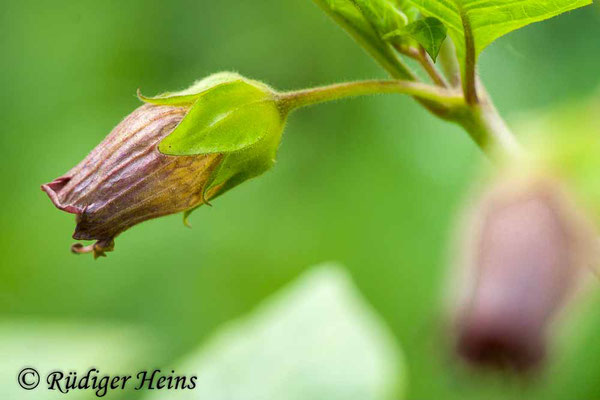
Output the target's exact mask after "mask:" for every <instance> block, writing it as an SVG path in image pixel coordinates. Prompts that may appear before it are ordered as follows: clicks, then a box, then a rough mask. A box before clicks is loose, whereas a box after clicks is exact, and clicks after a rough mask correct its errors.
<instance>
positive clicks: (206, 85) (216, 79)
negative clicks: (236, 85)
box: [137, 72, 244, 107]
mask: <svg viewBox="0 0 600 400" xmlns="http://www.w3.org/2000/svg"><path fill="white" fill-rule="evenodd" d="M243 80H244V77H242V76H241V75H239V74H237V73H235V72H218V73H216V74H212V75H210V76H207V77H206V78H204V79H200V80H198V81H196V82H194V84H193V85H191V86H190V87H188V88H187V89H184V90H180V91H178V92H165V93H162V94H159V95H158V96H153V97H147V96H144V95H142V94H141V93H140V91H139V89H138V93H137V95H138V98H139V99H140V100H142V101H143V102H144V103H150V104H156V105H169V106H180V107H185V106H190V105H192V104H193V103H194V102H195V101H196V100H197V99H198V97H199V96H200V95H201V94H202V93H204V92H206V91H208V90H210V89H212V88H214V87H216V86H218V85H221V84H225V83H231V82H236V81H243Z"/></svg>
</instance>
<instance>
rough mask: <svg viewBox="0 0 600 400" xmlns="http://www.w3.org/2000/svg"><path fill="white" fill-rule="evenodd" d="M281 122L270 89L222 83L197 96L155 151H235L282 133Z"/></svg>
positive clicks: (240, 82)
mask: <svg viewBox="0 0 600 400" xmlns="http://www.w3.org/2000/svg"><path fill="white" fill-rule="evenodd" d="M283 119H284V118H283V116H282V115H281V113H280V111H279V109H278V107H277V103H276V101H275V100H274V97H273V93H272V92H271V91H270V90H266V89H265V88H264V87H262V86H256V85H253V84H252V83H250V82H248V81H245V80H236V81H232V82H227V83H221V84H218V85H217V86H215V87H213V88H211V89H208V90H206V91H204V92H202V93H200V94H199V95H198V97H197V98H196V100H195V102H194V103H193V104H192V105H191V108H190V110H189V112H188V114H187V115H186V117H185V118H184V119H183V121H181V122H180V124H179V125H178V126H177V128H176V129H175V130H174V131H173V132H172V133H171V134H170V135H169V136H167V137H166V138H165V139H163V140H162V142H161V143H160V144H159V147H158V148H159V150H160V151H161V152H162V153H164V154H168V155H196V154H209V153H229V152H235V151H239V150H242V149H244V148H247V147H250V146H253V145H255V144H256V143H257V142H258V141H260V140H261V139H263V138H264V137H266V136H268V135H270V134H274V133H275V134H276V133H277V132H279V131H281V130H282V128H283Z"/></svg>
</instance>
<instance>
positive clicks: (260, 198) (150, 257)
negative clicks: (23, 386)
mask: <svg viewBox="0 0 600 400" xmlns="http://www.w3.org/2000/svg"><path fill="white" fill-rule="evenodd" d="M0 33H1V34H0V44H1V48H2V57H1V58H0V65H1V72H2V73H1V74H0V87H2V92H3V95H2V96H0V103H1V109H2V124H3V126H4V128H3V131H4V132H3V134H2V135H1V136H0V141H1V145H2V148H3V149H4V154H3V156H2V158H1V161H0V162H1V163H2V168H0V174H1V175H2V181H3V182H4V183H3V186H2V189H1V198H2V200H1V201H2V207H0V215H1V221H2V222H1V223H2V230H1V231H0V232H1V233H0V235H1V239H2V240H0V252H1V253H2V257H1V258H0V263H1V265H0V318H1V323H2V327H1V329H0V333H1V334H0V343H1V344H0V346H4V347H3V348H5V349H6V348H10V349H12V350H13V352H14V353H15V354H14V355H13V358H10V359H8V358H7V359H3V358H0V363H3V364H4V365H2V367H1V368H0V371H2V374H3V376H2V380H1V381H0V382H3V383H2V386H4V385H12V386H15V387H16V382H15V381H16V379H15V377H16V374H17V372H18V370H19V368H20V367H23V366H25V365H30V364H31V365H35V363H36V361H37V360H36V354H40V352H44V351H49V350H51V351H56V353H57V354H55V355H54V356H53V357H55V359H56V360H58V361H61V360H63V359H62V358H61V354H63V355H64V353H61V352H62V350H60V351H59V349H65V350H64V351H70V352H71V353H73V352H75V353H78V352H79V354H89V356H86V357H88V358H85V357H83V361H84V365H88V364H102V360H103V359H107V360H110V362H116V361H115V360H118V359H120V358H123V357H125V354H127V357H126V358H127V359H128V363H129V364H128V365H131V366H132V367H131V368H129V369H128V371H132V370H135V369H136V368H137V369H140V368H142V369H143V368H154V367H157V368H158V367H163V366H168V365H172V364H174V363H177V362H178V361H177V360H180V359H182V358H185V356H186V355H187V354H189V353H190V352H192V351H195V350H196V349H198V346H202V345H203V343H204V342H205V340H206V339H207V338H209V337H210V336H211V335H212V334H213V333H214V332H215V331H217V330H218V329H219V327H221V326H223V324H224V323H227V322H228V321H231V320H235V319H236V318H238V317H240V316H243V315H246V314H247V313H248V312H250V311H251V310H253V309H255V307H256V306H257V305H258V304H259V303H261V301H263V300H264V299H265V298H268V297H269V296H270V295H272V294H273V293H275V292H277V291H278V290H279V289H280V288H282V287H284V286H286V285H287V284H289V283H290V282H293V281H294V280H295V279H296V278H297V277H298V276H300V275H301V274H302V273H303V272H304V271H305V270H307V269H308V268H309V267H310V266H312V265H316V264H319V263H321V262H324V261H330V260H332V261H336V262H339V263H341V264H343V265H344V267H343V269H344V270H345V271H347V273H348V274H349V276H350V277H351V279H352V281H353V282H354V283H353V284H352V285H354V286H356V288H357V291H358V293H357V294H356V296H357V297H360V298H361V299H362V300H361V301H362V302H364V304H365V306H366V307H368V308H369V310H370V311H369V312H371V313H372V314H373V315H378V318H379V319H380V321H379V322H378V324H379V325H380V326H384V327H386V328H385V329H387V330H389V332H390V334H391V336H392V337H393V341H394V344H393V346H396V347H398V348H400V349H402V351H403V353H404V356H403V358H404V364H405V365H404V369H405V371H404V372H403V374H405V377H404V378H403V380H404V381H405V384H404V385H405V389H404V394H405V398H407V399H440V398H444V399H480V398H482V397H483V396H485V398H486V399H505V398H510V399H515V398H520V396H523V398H525V397H526V398H530V399H531V398H534V399H594V398H600V363H598V362H597V360H598V357H600V343H599V342H598V341H597V340H596V337H597V333H596V332H598V331H600V314H599V313H598V312H597V310H598V307H599V306H600V291H599V294H598V295H592V296H591V297H590V298H588V300H587V303H586V304H585V306H584V307H581V308H580V310H579V311H578V314H577V316H576V317H573V318H572V319H573V321H571V323H570V324H569V329H566V330H564V331H565V332H564V334H563V335H562V336H561V337H560V338H559V340H557V341H556V343H555V346H554V347H553V351H552V354H551V362H550V365H549V367H548V368H547V369H546V371H545V372H543V373H540V374H538V375H536V376H535V377H533V378H532V379H530V380H528V382H527V383H523V382H521V381H519V380H514V379H512V378H509V377H506V376H495V375H491V374H486V375H483V376H482V375H479V374H477V375H476V374H472V373H469V372H466V371H464V370H463V369H462V368H460V367H459V366H457V364H456V363H455V361H454V360H453V358H452V356H451V355H450V354H449V353H448V351H447V349H446V347H445V345H446V340H447V339H448V337H447V335H448V334H447V333H445V332H447V328H448V322H447V320H446V318H445V315H444V310H445V308H446V304H444V299H445V297H444V287H445V283H446V277H447V271H448V270H447V266H448V259H449V257H448V255H449V253H450V252H449V246H450V244H451V243H452V240H453V237H452V236H453V231H454V230H453V229H454V225H455V220H456V215H457V212H458V211H459V210H460V209H461V206H462V204H461V201H462V200H463V199H464V198H465V196H466V194H467V193H468V192H469V190H470V185H471V182H472V181H473V180H474V179H475V177H477V176H478V175H479V171H480V170H481V169H482V168H485V166H486V164H487V161H486V160H485V158H484V156H483V155H482V154H481V152H480V151H479V150H478V149H477V148H476V146H475V145H474V144H473V143H472V142H471V141H470V139H469V138H468V136H467V135H466V134H465V133H464V132H462V131H461V130H460V129H459V128H458V127H456V126H453V125H449V124H447V123H444V122H441V121H438V120H436V119H433V118H431V117H430V116H429V114H427V112H426V111H424V110H423V109H421V108H419V107H418V106H417V105H416V104H415V103H414V102H413V101H412V100H411V99H409V98H404V97H401V96H393V95H387V96H378V97H368V98H360V99H355V100H349V101H343V102H338V103H334V104H326V105H322V106H319V107H315V108H311V109H306V110H302V111H300V112H297V113H295V114H293V115H292V116H291V118H290V119H289V122H288V126H287V129H286V132H285V134H284V140H283V143H282V146H281V148H280V153H279V158H278V164H277V165H276V167H275V168H274V169H273V170H272V171H270V172H268V173H267V174H266V175H264V176H263V177H261V178H259V179H256V180H253V181H250V182H248V183H246V184H244V185H242V186H240V187H239V188H237V189H235V190H234V191H232V192H231V193H228V194H227V195H226V196H223V197H222V198H219V199H218V200H217V201H216V202H215V203H214V207H212V208H208V207H206V208H205V207H202V208H200V209H199V210H198V211H196V212H195V213H194V214H192V217H191V219H190V221H191V223H192V225H193V229H191V230H190V229H187V228H185V227H184V226H183V224H182V220H181V215H175V216H170V217H166V218H161V219H158V220H153V221H149V222H146V223H144V224H142V225H139V226H136V227H134V228H133V229H131V230H129V231H127V232H125V233H124V234H123V235H121V236H120V237H119V238H118V239H117V240H116V249H115V252H114V253H110V254H109V256H108V258H104V259H99V260H97V261H94V260H93V258H92V257H87V256H75V255H72V254H71V253H70V252H69V246H70V245H71V244H72V243H73V240H72V239H71V238H70V237H71V234H72V232H73V230H74V226H75V224H74V220H73V217H72V216H71V215H68V214H65V213H63V212H60V211H58V210H57V209H55V208H54V206H53V205H52V203H51V202H50V201H49V199H48V198H47V196H46V194H44V193H43V192H41V191H40V188H39V187H40V185H41V184H42V183H46V182H49V181H51V180H53V179H54V178H56V177H58V176H60V175H62V174H63V173H64V172H66V171H67V170H69V169H70V168H71V167H72V166H74V165H75V164H76V163H78V162H79V161H80V160H81V159H82V158H83V157H84V156H85V155H86V154H87V153H88V152H89V151H90V150H91V149H92V148H93V147H94V146H95V145H96V144H97V143H98V142H100V140H101V139H102V138H103V137H104V136H105V135H106V134H107V133H108V132H109V131H110V130H111V129H112V128H113V127H114V126H115V125H116V124H117V123H118V122H119V121H120V120H121V119H122V118H123V117H124V116H125V115H126V114H128V113H129V112H131V111H132V110H133V109H134V108H136V107H137V106H138V105H139V101H138V100H137V98H136V97H135V92H136V89H137V88H141V90H142V92H144V93H146V94H154V93H159V92H162V91H165V90H174V89H179V88H184V87H186V86H188V85H189V84H190V83H192V82H193V81H194V80H196V79H198V78H201V77H204V76H206V75H208V74H211V73H213V72H217V71H222V70H233V71H237V72H239V73H241V74H243V75H245V76H248V77H251V78H255V79H259V80H263V81H265V82H267V83H268V84H270V85H272V86H274V87H275V88H277V89H282V90H283V89H296V88H304V87H308V86H312V85H319V84H326V83H332V82H336V81H344V80H352V79H365V78H377V77H379V78H384V77H385V74H384V73H383V72H382V70H380V69H379V68H378V66H377V65H375V63H374V62H373V61H372V60H371V59H370V58H369V57H368V56H367V55H366V54H364V53H363V51H362V50H361V49H360V48H359V47H358V46H357V45H355V44H354V43H353V41H352V40H351V39H350V38H349V37H347V36H346V34H345V33H344V32H343V31H342V30H341V29H340V28H339V27H338V26H336V25H335V24H334V23H333V22H331V21H330V20H329V19H328V18H327V17H326V16H325V15H324V14H323V13H322V12H321V11H320V10H319V9H318V8H317V7H316V6H315V5H314V4H313V3H312V2H311V1H310V0H288V1H285V2H282V1H277V0H260V1H256V0H255V1H250V0H238V1H235V2H234V1H220V2H209V1H204V0H196V1H180V0H173V1H169V2H164V1H162V2H159V1H148V0H143V1H142V0H135V1H134V0H131V1H112V0H111V1H102V2H98V1H90V0H80V1H77V2H75V1H60V0H59V1H53V2H48V1H41V0H39V1H33V0H23V1H18V2H16V1H12V2H4V3H3V7H2V11H1V12H0ZM597 38H600V9H599V8H598V7H586V8H584V9H582V10H578V11H574V12H570V13H567V14H564V15H562V16H560V17H558V18H555V19H552V20H550V21H547V22H545V23H541V24H535V25H532V26H529V27H527V28H525V29H522V30H520V31H518V32H515V33H512V34H510V35H508V36H507V37H505V38H502V39H501V40H500V41H498V42H497V43H494V44H493V45H492V46H491V47H490V48H489V49H487V50H486V51H485V52H484V54H483V55H482V57H481V64H480V74H481V76H482V78H483V80H484V82H485V83H486V85H487V87H488V89H489V91H490V92H491V94H492V96H493V98H494V100H495V102H496V104H497V106H498V108H499V110H500V112H501V113H502V114H503V115H504V116H505V117H507V119H508V121H509V123H510V121H513V120H514V119H515V118H517V117H518V118H523V115H524V114H525V115H526V114H527V113H528V112H530V111H536V112H539V111H540V110H545V109H549V110H551V109H552V108H553V107H557V106H560V105H562V104H565V103H570V102H574V101H578V100H580V99H585V98H588V97H589V96H593V95H594V94H597V93H598V86H599V84H600V74H599V73H598V71H599V68H598V65H599V63H600V40H598V39H597ZM594 310H596V311H595V312H594ZM28 337H29V338H30V339H27V338H28ZM71 340H72V341H71ZM36 343H39V349H38V348H36V347H35V346H33V347H32V344H36ZM42 343H45V344H43V345H42ZM74 343H79V344H78V346H79V347H77V346H75V347H74ZM117 344H118V346H119V347H117ZM19 346H21V347H23V351H26V352H27V353H20V352H19V351H18V350H19V349H20V347H19ZM264 346H265V349H268V346H269V344H268V342H265V343H264ZM326 347H327V346H325V347H324V348H326ZM15 349H16V350H15ZM283 349H285V347H283ZM86 351H88V352H89V353H85V352H86ZM113 353H114V355H113ZM24 354H27V356H25V355H24ZM94 357H95V358H94ZM281 357H286V354H285V351H282V354H281ZM107 362H108V361H107ZM115 365H116V364H115ZM101 366H102V365H101ZM50 367H53V366H52V365H50ZM65 368H66V367H65ZM101 369H104V370H109V369H110V368H108V367H105V368H101ZM107 372H108V371H107ZM231 384H232V385H235V380H233V381H232V382H231ZM3 389H4V387H3V388H0V391H1V390H3ZM10 390H14V393H15V396H25V394H26V392H24V391H22V390H20V389H19V390H17V389H14V388H12V387H11V388H10ZM39 390H40V389H38V391H39ZM11 393H13V392H11ZM40 394H41V392H38V395H40ZM112 395H114V396H115V398H117V396H122V395H123V394H122V393H113V394H112ZM141 396H143V393H139V392H135V393H132V394H131V395H129V396H128V398H137V397H140V398H141ZM6 398H8V397H6ZM11 398H12V397H11ZM14 398H21V397H14ZM37 398H40V397H37ZM298 398H302V397H298ZM313 398H316V397H313Z"/></svg>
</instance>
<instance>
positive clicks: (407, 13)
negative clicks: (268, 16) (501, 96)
mask: <svg viewBox="0 0 600 400" xmlns="http://www.w3.org/2000/svg"><path fill="white" fill-rule="evenodd" d="M314 2H315V3H316V4H317V5H318V6H319V7H320V8H321V9H322V10H323V11H325V12H326V13H327V14H328V15H329V16H330V17H331V18H332V19H333V20H334V21H335V22H337V23H338V24H339V25H340V26H341V27H342V28H343V29H345V30H346V31H347V32H348V33H349V34H350V36H351V37H352V38H353V39H355V40H356V42H357V43H358V44H359V45H361V46H362V47H363V48H364V49H365V50H366V52H367V53H368V54H369V55H370V56H371V57H372V58H373V59H374V60H375V61H376V62H377V63H379V64H380V65H381V67H383V68H384V69H385V70H386V71H387V72H388V73H389V75H390V79H389V80H366V81H356V82H346V83H339V84H333V85H329V86H323V87H316V88H309V89H304V90H296V91H288V92H286V91H277V90H274V89H272V88H271V87H269V86H267V85H266V84H264V83H261V82H258V81H255V80H250V79H247V78H244V77H242V76H239V75H237V74H235V73H218V74H215V75H212V76H209V77H208V78H205V79H203V80H200V81H198V82H196V83H195V84H193V85H192V86H191V87H190V88H188V89H185V90H183V91H180V92H169V93H164V94H161V95H159V96H155V97H145V96H143V95H141V94H139V98H140V100H141V101H142V102H143V103H144V105H142V106H141V107H139V108H138V109H136V110H135V111H134V112H133V113H131V114H130V115H129V116H127V117H126V118H125V119H124V120H123V121H122V122H121V123H120V124H119V125H117V126H116V127H115V128H114V130H113V131H112V132H111V133H110V134H109V135H108V136H107V137H106V139H105V140H104V141H103V142H102V143H100V144H99V145H98V146H97V147H96V148H95V149H94V150H93V151H92V152H91V153H90V154H89V155H88V156H87V157H86V158H85V159H84V160H83V161H82V162H81V163H80V164H78V165H77V166H75V167H74V168H73V169H71V170H70V171H69V172H67V173H66V174H64V175H63V176H61V177H59V178H57V179H55V180H54V181H52V182H50V183H48V184H45V185H43V186H42V189H43V190H44V191H45V192H46V193H47V194H48V195H49V197H50V198H51V200H52V201H53V203H54V204H55V205H56V206H57V207H58V208H59V209H61V210H64V211H67V212H69V213H73V214H75V216H76V221H77V227H76V229H75V233H74V235H73V237H74V238H75V239H80V240H95V241H96V242H95V243H94V244H92V245H89V246H83V245H80V244H76V245H74V246H73V247H72V249H73V251H74V252H76V253H86V252H91V253H93V254H94V256H96V257H97V256H101V255H104V253H105V252H107V251H110V250H112V249H113V245H114V239H115V237H116V236H117V235H119V234H120V233H122V232H123V231H125V230H126V229H128V228H130V227H131V226H133V225H135V224H138V223H140V222H143V221H145V220H148V219H151V218H156V217H159V216H163V215H167V214H172V213H177V212H183V213H184V220H186V221H187V217H188V216H189V214H190V212H191V211H192V210H194V209H195V208H197V207H199V206H201V205H203V204H209V203H210V202H212V201H213V200H215V199H216V198H217V197H218V196H220V195H222V194H224V193H225V192H227V191H228V190H229V189H232V188H233V187H235V186H237V185H238V184H240V183H242V182H244V181H246V180H248V179H250V178H253V177H255V176H258V175H260V174H262V173H263V172H265V171H267V170H268V169H269V168H271V167H272V166H273V164H274V161H275V157H276V153H277V148H278V147H279V143H280V140H281V135H282V131H283V128H284V125H285V122H286V119H287V116H288V114H289V113H290V112H291V111H293V110H296V109H298V108H301V107H304V106H309V105H313V104H317V103H322V102H327V101H332V100H338V99H342V98H346V97H353V96H361V95H371V94H380V93H392V94H404V95H409V96H411V97H413V98H414V99H415V100H416V102H417V104H418V105H419V106H422V107H424V108H425V109H427V110H428V111H430V113H431V114H432V116H434V117H437V118H441V119H443V120H446V121H448V122H451V123H455V124H458V125H460V126H462V127H463V128H464V130H465V131H466V132H467V133H468V134H469V135H470V137H471V138H472V139H473V140H474V141H475V143H476V144H477V145H478V146H479V147H480V148H481V149H482V150H483V151H484V152H485V153H486V154H487V155H488V156H490V158H492V159H493V160H494V161H495V165H496V166H497V170H498V171H499V174H500V175H502V174H501V172H502V171H504V170H506V169H507V166H512V168H513V170H514V166H515V165H517V166H519V170H518V172H516V173H513V174H512V175H506V176H509V178H507V179H505V180H502V185H503V187H509V188H513V189H510V190H505V191H501V192H502V193H503V194H502V195H497V197H494V196H492V197H493V199H492V200H490V198H487V200H486V199H483V200H481V209H482V210H483V211H481V213H480V214H478V215H479V218H480V221H479V222H481V223H482V224H481V226H480V229H479V230H476V231H477V232H478V235H479V240H476V241H474V242H473V243H475V244H474V246H475V247H474V248H473V249H471V250H472V251H473V253H474V254H477V256H475V257H473V263H474V268H473V270H474V271H476V272H475V274H477V276H478V277H480V278H481V279H479V280H478V281H477V282H478V285H480V286H479V287H474V288H472V289H471V290H472V292H471V294H472V295H471V297H470V299H471V301H470V302H469V306H468V307H465V308H464V309H463V310H462V312H461V314H460V316H459V317H458V318H459V320H460V323H459V324H457V327H458V331H459V332H458V334H457V338H458V341H459V344H458V346H459V348H460V353H461V354H463V355H464V356H465V357H466V358H467V359H470V360H485V359H488V358H497V357H500V358H508V359H509V363H512V364H515V365H517V366H519V367H527V366H529V365H532V364H535V362H536V361H538V360H539V359H541V355H542V354H543V341H542V340H541V337H542V336H543V334H544V328H545V326H546V325H547V323H548V321H549V320H550V319H551V317H552V316H553V315H554V313H555V312H556V311H557V310H558V309H559V308H560V305H561V304H562V303H564V299H565V298H566V297H567V295H566V294H567V293H568V292H569V290H570V287H571V282H572V281H573V279H572V275H573V274H574V273H575V270H576V268H577V266H578V265H579V264H581V262H580V261H581V259H582V258H583V257H580V253H578V251H579V250H578V249H579V248H580V247H579V246H580V244H581V243H584V242H585V243H587V241H586V240H583V239H580V237H581V236H582V235H583V236H585V235H590V233H589V231H588V230H587V229H580V227H581V226H583V225H585V224H581V223H579V222H578V221H580V220H581V219H582V217H581V215H588V214H589V215H592V217H590V218H588V219H589V220H593V215H595V214H594V213H595V212H596V211H597V210H594V209H593V208H588V207H587V206H586V205H589V204H590V203H593V201H594V200H597V197H599V196H596V195H598V194H599V193H600V191H594V190H592V189H590V187H588V186H586V185H584V184H581V179H580V176H581V175H580V172H581V171H580V170H581V169H582V168H583V169H585V171H584V172H589V171H591V170H593V167H600V165H598V164H599V163H600V162H598V161H596V160H598V159H600V157H591V156H590V155H589V154H596V155H597V154H600V149H598V148H597V147H598V145H597V143H596V141H595V140H594V139H589V138H586V140H583V139H582V140H571V138H570V140H569V141H567V142H568V143H569V146H550V147H551V148H552V149H553V152H544V151H540V150H539V149H536V148H528V147H527V146H521V145H520V144H518V143H517V141H516V139H515V138H514V136H513V134H512V132H511V131H510V129H509V128H508V126H507V124H506V123H505V122H504V120H503V119H502V117H501V116H500V114H499V113H498V112H497V110H496V108H495V107H494V105H493V103H492V100H491V98H490V96H489V95H488V93H487V91H486V90H485V87H484V85H483V83H482V82H481V80H480V79H479V78H478V76H477V73H476V70H477V59H478V56H479V54H480V53H481V51H482V50H483V49H484V48H485V47H486V46H487V45H489V44H490V43H491V42H493V41H494V40H496V39H498V38H499V37H501V36H503V35H505V34H507V33H509V32H511V31H513V30H515V29H518V28H521V27H523V26H525V25H528V24H530V23H533V22H537V21H541V20H544V19H547V18H550V17H554V16H557V15H559V14H561V13H563V12H566V11H570V10H573V9H576V8H579V7H583V6H586V5H589V4H591V0H553V1H544V0H521V1H518V2H514V1H503V0H489V1H485V2H482V1H481V0H445V1H439V0H314ZM407 60H411V62H410V65H412V66H413V67H412V68H411V67H410V66H409V64H408V63H407ZM415 68H417V69H418V70H417V71H415ZM440 134H442V133H440ZM565 135H566V133H565ZM563 136H564V135H563ZM558 137H559V141H560V140H562V139H560V137H561V136H560V135H558ZM553 140H554V139H553ZM590 143H592V145H590ZM554 150H556V151H554ZM593 151H596V152H595V153H590V152H593ZM591 160H593V161H591ZM286 162H287V161H286ZM586 168H587V169H586ZM503 176H505V175H503ZM517 177H518V178H519V179H517ZM523 177H526V178H527V179H525V181H523V180H522V179H521V178H523ZM494 182H495V183H494ZM497 182H498V181H495V180H492V183H490V186H492V189H493V187H494V186H495V185H498V183H497ZM523 182H526V183H525V184H523ZM492 189H490V190H491V192H492V193H500V192H497V191H494V190H492ZM507 193H508V194H507ZM564 193H568V195H564ZM594 196H596V197H594ZM567 198H568V199H569V200H565V199H567ZM579 199H585V200H586V201H583V202H578V200H579ZM590 199H591V200H592V201H591V202H590V201H589V200H590ZM581 204H584V205H583V206H582V205H581ZM573 215H577V216H578V217H577V219H576V221H577V222H575V220H574V219H572V217H573ZM583 219H586V218H583ZM482 221H483V222H482ZM511 231H514V232H515V234H514V235H507V234H506V232H511ZM575 238H577V239H575ZM583 247H585V246H583ZM515 282H516V284H515ZM529 288H533V290H530V289H529ZM509 289H510V290H509ZM509 292H510V293H512V294H511V296H513V297H512V298H505V299H504V300H502V301H500V302H495V300H497V298H494V297H493V294H494V293H504V295H507V293H509ZM540 299H544V300H543V301H542V300H540ZM521 306H522V307H521ZM515 327H518V328H515ZM498 338H500V339H498ZM498 354H499V355H498ZM515 354H517V355H515Z"/></svg>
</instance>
